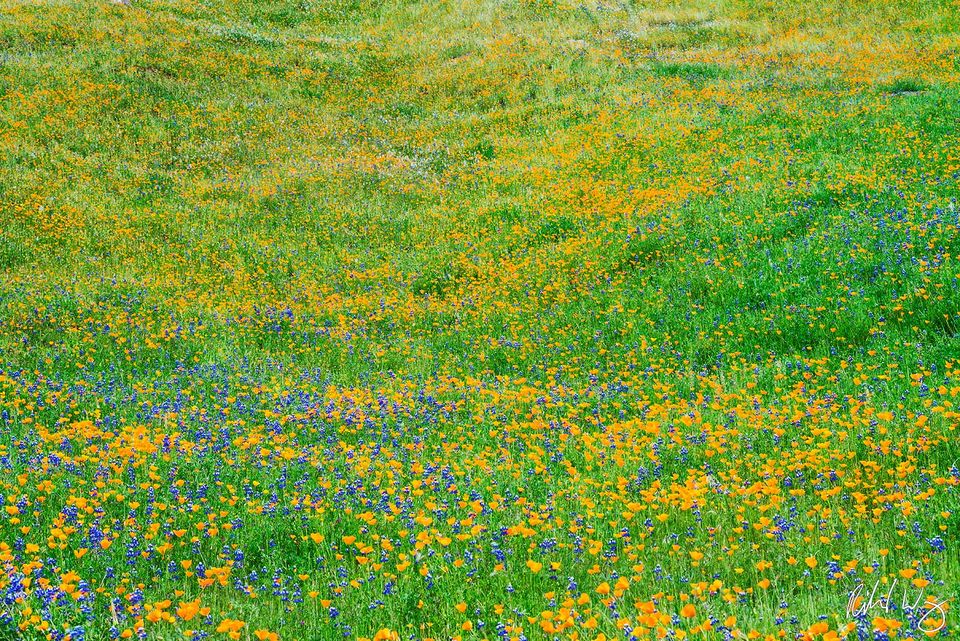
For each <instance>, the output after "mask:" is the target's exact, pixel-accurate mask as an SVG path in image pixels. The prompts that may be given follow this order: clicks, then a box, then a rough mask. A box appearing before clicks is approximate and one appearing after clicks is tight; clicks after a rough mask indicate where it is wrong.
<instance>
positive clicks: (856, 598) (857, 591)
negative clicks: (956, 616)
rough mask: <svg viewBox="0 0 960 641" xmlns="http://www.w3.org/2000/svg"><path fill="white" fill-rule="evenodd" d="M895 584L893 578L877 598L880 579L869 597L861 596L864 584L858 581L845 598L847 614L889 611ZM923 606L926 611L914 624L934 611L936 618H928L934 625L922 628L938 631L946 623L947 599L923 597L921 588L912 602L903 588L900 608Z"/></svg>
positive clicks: (921, 621) (905, 609)
mask: <svg viewBox="0 0 960 641" xmlns="http://www.w3.org/2000/svg"><path fill="white" fill-rule="evenodd" d="M896 586H897V579H894V580H893V583H891V584H890V587H889V588H888V589H887V592H886V593H885V594H884V593H881V594H880V596H879V598H877V590H879V589H880V581H877V582H876V583H874V584H873V589H872V590H870V596H869V598H866V599H864V598H863V590H864V584H863V583H860V584H859V585H857V587H855V588H854V589H853V592H851V593H850V598H849V599H848V600H847V615H848V616H852V617H853V616H860V615H862V614H866V613H867V612H870V611H875V610H880V611H882V612H884V613H888V612H890V607H891V606H892V605H893V592H894V589H895V588H896ZM921 604H922V605H923V606H925V607H926V608H927V611H926V612H924V613H923V615H922V616H921V617H920V619H919V620H918V621H917V623H916V625H917V626H918V627H919V626H922V625H923V623H924V622H925V621H927V619H928V618H929V617H930V616H931V615H932V614H933V613H934V612H936V613H937V614H938V615H939V617H938V619H930V623H931V624H935V625H936V627H932V625H931V626H925V627H924V628H923V629H924V630H925V631H927V632H931V633H932V632H939V631H940V630H942V629H943V628H944V627H946V625H947V611H946V608H945V607H944V606H945V605H946V604H947V601H936V600H933V599H930V600H928V599H925V598H924V596H923V590H918V591H917V598H916V599H915V600H914V601H913V604H911V603H910V601H909V590H908V589H907V588H904V589H903V599H902V600H901V610H903V611H904V612H906V611H908V610H909V611H912V612H914V611H917V610H918V608H919V607H920V606H921Z"/></svg>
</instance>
